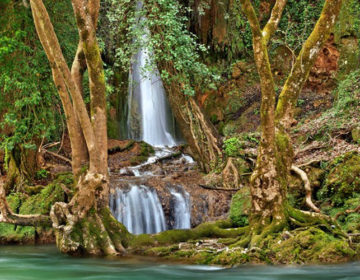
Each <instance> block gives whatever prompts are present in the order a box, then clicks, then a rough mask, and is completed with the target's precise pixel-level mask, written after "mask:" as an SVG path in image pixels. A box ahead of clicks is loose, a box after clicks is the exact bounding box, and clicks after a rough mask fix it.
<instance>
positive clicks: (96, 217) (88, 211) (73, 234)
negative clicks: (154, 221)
mask: <svg viewBox="0 0 360 280" xmlns="http://www.w3.org/2000/svg"><path fill="white" fill-rule="evenodd" d="M102 184H107V182H106V178H105V177H104V176H102V175H101V174H93V173H91V172H88V173H87V174H86V175H85V176H82V177H80V179H79V183H78V189H79V191H78V192H77V193H76V195H75V196H74V197H73V198H72V200H71V201H70V203H68V204H66V203H64V202H58V203H55V204H54V205H53V207H52V208H51V212H50V217H51V219H52V221H53V228H54V229H55V233H56V243H57V246H58V248H59V249H60V251H61V252H63V253H66V254H70V255H84V254H90V255H119V254H124V253H125V249H124V245H123V242H126V240H127V239H128V238H129V233H128V231H127V230H126V228H125V227H124V226H123V225H122V224H121V223H119V222H118V221H116V219H115V218H114V217H113V216H112V215H111V212H110V210H109V208H108V207H107V206H99V205H98V203H97V200H96V191H97V189H100V188H101V186H102ZM73 213H76V215H75V214H73Z"/></svg>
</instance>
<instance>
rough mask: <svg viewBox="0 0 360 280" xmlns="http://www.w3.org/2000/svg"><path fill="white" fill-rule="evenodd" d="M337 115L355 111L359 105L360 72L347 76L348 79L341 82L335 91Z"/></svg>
mask: <svg viewBox="0 0 360 280" xmlns="http://www.w3.org/2000/svg"><path fill="white" fill-rule="evenodd" d="M335 97H336V101H335V106H334V110H335V115H336V116H340V115H344V114H346V113H348V112H349V110H353V108H354V107H356V106H358V105H359V99H360V70H359V69H358V70H355V71H354V72H352V73H350V74H349V75H347V77H346V79H344V80H342V81H340V82H339V85H338V87H337V89H336V91H335Z"/></svg>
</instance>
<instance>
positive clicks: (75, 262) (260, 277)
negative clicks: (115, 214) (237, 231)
mask: <svg viewBox="0 0 360 280" xmlns="http://www.w3.org/2000/svg"><path fill="white" fill-rule="evenodd" d="M0 279H1V280H3V279H4V280H22V279H31V280H32V279H36V280H38V279H39V280H40V279H62V280H69V279H96V280H97V279H99V280H104V279H124V280H125V279H126V280H140V279H149V280H153V279H154V280H168V279H169V280H170V279H171V280H173V279H182V280H187V279H201V280H213V279H214V280H215V279H216V280H233V279H234V280H235V279H236V280H265V279H266V280H267V279H270V280H272V279H281V280H298V279H304V280H305V279H306V280H312V279H317V280H322V279H323V280H333V279H343V280H349V279H351V280H355V279H356V280H358V279H359V280H360V263H352V264H346V265H339V266H311V267H275V266H242V267H238V268H233V269H223V268H218V267H208V266H196V265H195V266H190V265H174V264H160V263H156V262H154V263H151V262H149V261H148V260H146V261H145V260H141V261H139V260H133V259H129V260H119V259H101V258H72V257H68V256H64V255H61V254H60V253H58V252H57V250H56V248H55V247H54V246H36V247H34V246H0Z"/></svg>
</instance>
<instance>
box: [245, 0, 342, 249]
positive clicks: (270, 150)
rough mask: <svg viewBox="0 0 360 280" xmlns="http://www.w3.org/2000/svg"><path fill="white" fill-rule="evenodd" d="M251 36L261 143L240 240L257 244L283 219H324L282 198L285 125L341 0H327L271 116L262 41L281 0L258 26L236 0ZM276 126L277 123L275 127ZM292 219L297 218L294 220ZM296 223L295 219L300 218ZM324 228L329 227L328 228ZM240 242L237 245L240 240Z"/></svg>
mask: <svg viewBox="0 0 360 280" xmlns="http://www.w3.org/2000/svg"><path fill="white" fill-rule="evenodd" d="M241 4H242V8H243V10H244V13H245V14H246V16H247V18H248V20H249V23H250V27H251V30H252V35H253V50H254V59H255V63H256V67H257V71H258V73H259V76H260V84H261V108H260V120H261V123H260V128H261V142H260V147H259V152H258V158H257V162H256V167H255V170H254V172H253V174H252V176H251V186H250V188H251V198H252V213H251V219H250V228H251V234H250V235H249V237H248V238H247V239H245V240H243V241H244V244H248V243H250V245H251V246H254V245H258V244H259V242H260V240H261V239H263V237H265V236H267V235H268V234H270V233H273V232H274V231H280V230H282V229H283V228H284V227H286V226H287V224H288V222H289V221H295V222H296V221H297V220H299V219H300V220H301V222H303V223H304V222H305V221H309V220H314V217H316V218H315V219H318V220H316V221H315V222H323V223H325V224H326V223H327V220H326V218H325V217H323V216H321V215H314V214H308V213H303V212H301V211H299V210H295V209H293V208H291V207H290V206H289V205H288V202H287V199H286V192H287V183H288V181H287V178H288V174H289V172H290V169H291V165H292V160H293V150H292V145H291V141H290V137H289V136H288V134H287V132H286V129H287V128H289V127H290V121H289V120H290V118H291V116H292V113H291V112H292V110H293V108H294V107H295V104H296V100H297V98H298V95H299V93H300V91H301V89H302V86H303V85H304V83H305V81H306V79H307V76H308V74H309V71H310V68H311V66H312V64H313V63H314V61H315V59H316V56H317V54H318V52H319V51H320V50H321V46H322V44H323V43H324V42H325V40H326V39H327V36H328V35H329V34H330V31H331V29H332V27H333V26H334V24H335V21H336V17H337V15H338V13H339V11H340V7H341V0H328V1H326V2H325V5H324V9H323V11H322V14H321V16H320V19H319V21H318V23H317V24H316V26H315V28H314V31H313V33H312V34H311V35H310V37H309V39H308V40H307V41H306V42H305V44H304V46H303V49H302V50H301V52H300V54H299V57H298V59H297V61H296V63H295V65H294V68H293V70H292V73H291V74H290V76H289V78H288V80H287V81H286V83H285V86H284V88H283V91H282V93H281V94H280V98H279V102H278V107H277V111H276V118H275V96H276V93H275V85H274V82H273V76H272V72H271V68H270V62H269V57H268V49H267V44H268V43H269V40H270V38H271V35H272V34H274V32H275V30H276V28H277V24H278V22H279V21H280V18H281V15H282V11H283V9H284V7H285V5H286V1H284V0H277V1H276V3H275V5H274V8H273V11H272V13H271V17H270V19H269V21H268V23H267V24H266V26H265V27H264V28H263V29H261V28H260V23H259V20H258V18H257V15H256V12H255V10H254V8H253V6H252V4H251V1H250V0H241ZM276 126H277V127H276ZM296 223H297V222H296ZM300 224H301V223H300ZM329 228H330V227H329ZM244 244H243V245H244Z"/></svg>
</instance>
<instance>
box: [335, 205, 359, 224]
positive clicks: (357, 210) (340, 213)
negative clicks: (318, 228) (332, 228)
mask: <svg viewBox="0 0 360 280" xmlns="http://www.w3.org/2000/svg"><path fill="white" fill-rule="evenodd" d="M351 213H360V205H359V206H358V207H356V208H355V209H353V210H351V209H348V210H346V211H344V212H339V213H337V214H336V216H335V218H334V219H335V220H337V219H338V218H339V217H340V216H342V215H348V214H351Z"/></svg>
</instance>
